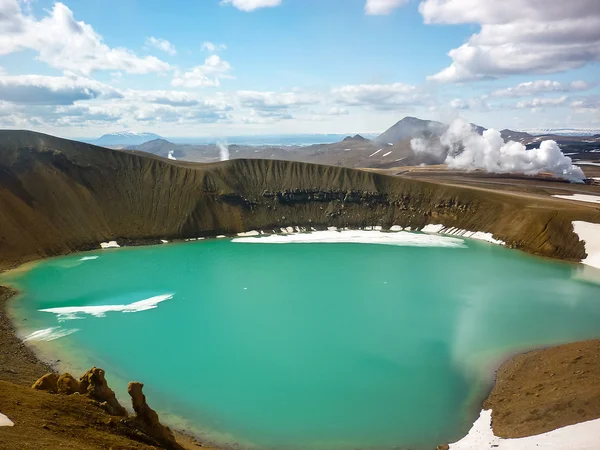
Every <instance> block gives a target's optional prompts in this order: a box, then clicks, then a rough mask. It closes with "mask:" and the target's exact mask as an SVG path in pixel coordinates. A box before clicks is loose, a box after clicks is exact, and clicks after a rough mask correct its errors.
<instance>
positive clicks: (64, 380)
mask: <svg viewBox="0 0 600 450" xmlns="http://www.w3.org/2000/svg"><path fill="white" fill-rule="evenodd" d="M57 387H58V393H59V394H66V395H71V394H74V393H75V392H79V381H78V380H77V379H76V378H75V377H74V376H73V375H71V374H70V373H63V374H62V375H61V376H60V377H58V382H57Z"/></svg>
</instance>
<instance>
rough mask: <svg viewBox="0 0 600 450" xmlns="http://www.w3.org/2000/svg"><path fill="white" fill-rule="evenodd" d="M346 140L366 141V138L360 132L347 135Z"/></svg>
mask: <svg viewBox="0 0 600 450" xmlns="http://www.w3.org/2000/svg"><path fill="white" fill-rule="evenodd" d="M344 141H366V139H365V138H364V137H362V136H361V135H360V134H355V135H354V136H346V137H345V138H344Z"/></svg>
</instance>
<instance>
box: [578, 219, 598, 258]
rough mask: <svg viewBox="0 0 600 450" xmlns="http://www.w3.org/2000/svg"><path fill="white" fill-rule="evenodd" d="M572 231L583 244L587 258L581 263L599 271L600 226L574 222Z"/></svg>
mask: <svg viewBox="0 0 600 450" xmlns="http://www.w3.org/2000/svg"><path fill="white" fill-rule="evenodd" d="M573 230H574V231H575V234H577V236H579V239H581V240H582V241H583V242H584V244H585V252H586V253H587V257H586V258H585V259H583V260H581V262H582V263H583V264H587V265H588V266H592V267H596V268H598V269H600V224H598V223H590V222H581V221H575V222H573Z"/></svg>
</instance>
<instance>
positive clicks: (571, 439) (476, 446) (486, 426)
mask: <svg viewBox="0 0 600 450" xmlns="http://www.w3.org/2000/svg"><path fill="white" fill-rule="evenodd" d="M599 439H600V419H596V420H590V421H588V422H583V423H578V424H576V425H570V426H567V427H563V428H559V429H557V430H554V431H550V432H548V433H543V434H538V435H537V436H529V437H524V438H519V439H502V438H499V437H496V436H495V435H494V432H493V430H492V410H491V409H489V410H487V411H486V410H483V411H481V414H480V415H479V418H478V419H477V420H476V421H475V423H474V424H473V427H472V428H471V430H469V434H467V435H466V436H465V437H464V438H462V439H461V440H460V441H458V442H455V443H454V444H450V450H484V449H494V450H531V449H534V448H539V449H545V450H559V449H570V450H596V449H597V448H598V441H599Z"/></svg>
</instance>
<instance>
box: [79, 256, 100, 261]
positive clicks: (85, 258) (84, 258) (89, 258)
mask: <svg viewBox="0 0 600 450" xmlns="http://www.w3.org/2000/svg"><path fill="white" fill-rule="evenodd" d="M98 258H99V256H84V257H83V258H80V259H79V261H93V260H94V259H98Z"/></svg>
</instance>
